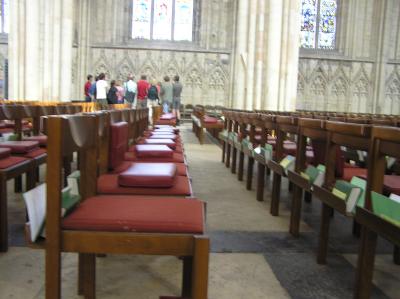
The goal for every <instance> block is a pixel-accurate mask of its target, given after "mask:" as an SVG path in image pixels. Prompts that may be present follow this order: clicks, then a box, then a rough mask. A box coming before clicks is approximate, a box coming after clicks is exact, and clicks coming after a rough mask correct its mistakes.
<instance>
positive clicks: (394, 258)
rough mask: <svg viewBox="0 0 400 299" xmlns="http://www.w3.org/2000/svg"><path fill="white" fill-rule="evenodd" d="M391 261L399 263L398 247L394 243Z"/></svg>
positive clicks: (399, 252)
mask: <svg viewBox="0 0 400 299" xmlns="http://www.w3.org/2000/svg"><path fill="white" fill-rule="evenodd" d="M393 263H395V264H396V265H400V248H399V247H398V246H396V245H395V246H394V248H393Z"/></svg>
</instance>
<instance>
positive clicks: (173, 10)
mask: <svg viewBox="0 0 400 299" xmlns="http://www.w3.org/2000/svg"><path fill="white" fill-rule="evenodd" d="M171 40H175V0H172V20H171Z"/></svg>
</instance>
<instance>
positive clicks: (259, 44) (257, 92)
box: [253, 0, 265, 109]
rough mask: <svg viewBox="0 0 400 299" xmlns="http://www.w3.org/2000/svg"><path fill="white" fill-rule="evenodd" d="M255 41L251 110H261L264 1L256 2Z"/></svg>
mask: <svg viewBox="0 0 400 299" xmlns="http://www.w3.org/2000/svg"><path fill="white" fill-rule="evenodd" d="M257 13H258V16H257V40H256V54H255V55H256V57H255V79H254V101H253V108H254V109H261V100H262V86H263V68H264V27H265V1H264V0H258V8H257Z"/></svg>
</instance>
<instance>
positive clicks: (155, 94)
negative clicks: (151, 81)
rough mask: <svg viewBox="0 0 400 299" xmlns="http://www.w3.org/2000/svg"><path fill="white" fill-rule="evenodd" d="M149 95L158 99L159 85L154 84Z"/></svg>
mask: <svg viewBox="0 0 400 299" xmlns="http://www.w3.org/2000/svg"><path fill="white" fill-rule="evenodd" d="M147 97H148V98H149V99H151V100H156V99H158V91H157V87H155V86H154V85H152V86H150V88H149V91H148V93H147Z"/></svg>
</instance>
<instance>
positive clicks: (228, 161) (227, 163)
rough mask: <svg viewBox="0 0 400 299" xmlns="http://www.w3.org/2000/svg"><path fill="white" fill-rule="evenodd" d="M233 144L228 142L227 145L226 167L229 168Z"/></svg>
mask: <svg viewBox="0 0 400 299" xmlns="http://www.w3.org/2000/svg"><path fill="white" fill-rule="evenodd" d="M230 163H231V145H230V144H229V143H228V145H227V146H226V158H225V166H226V168H229V166H230V165H231V164H230Z"/></svg>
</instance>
